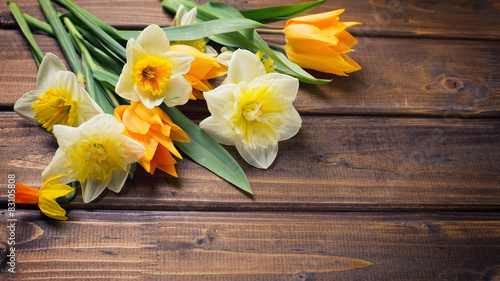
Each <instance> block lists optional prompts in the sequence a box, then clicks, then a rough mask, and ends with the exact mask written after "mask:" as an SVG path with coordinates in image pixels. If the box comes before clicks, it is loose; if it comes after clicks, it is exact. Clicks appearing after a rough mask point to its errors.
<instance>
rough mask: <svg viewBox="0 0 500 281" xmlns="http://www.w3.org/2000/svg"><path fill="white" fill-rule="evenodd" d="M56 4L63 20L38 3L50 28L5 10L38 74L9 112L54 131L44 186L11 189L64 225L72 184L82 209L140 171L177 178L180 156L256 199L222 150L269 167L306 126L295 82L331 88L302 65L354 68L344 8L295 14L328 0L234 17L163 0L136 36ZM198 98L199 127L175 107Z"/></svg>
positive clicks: (45, 1) (342, 71) (218, 7)
mask: <svg viewBox="0 0 500 281" xmlns="http://www.w3.org/2000/svg"><path fill="white" fill-rule="evenodd" d="M56 2H58V3H59V4H60V5H62V6H63V7H65V8H66V9H67V10H68V13H65V14H58V13H57V12H56V10H55V8H54V6H53V4H52V2H51V1H50V0H39V4H40V7H41V9H42V11H43V12H44V14H45V16H46V19H47V22H43V21H40V20H37V19H35V18H33V17H31V16H30V15H28V14H25V13H22V12H21V11H20V9H19V7H18V6H17V5H16V4H15V3H13V2H8V5H9V8H10V9H11V11H12V14H13V16H14V18H15V19H16V21H17V23H18V25H19V27H20V29H21V31H22V32H23V34H24V36H25V37H26V40H27V42H28V43H29V46H30V49H31V51H32V53H33V57H34V60H35V62H36V64H37V66H38V70H39V71H38V76H37V81H36V89H34V90H32V91H30V92H28V93H26V94H24V95H23V96H22V97H21V98H20V99H19V100H18V101H17V102H16V104H15V105H14V110H15V111H16V112H17V113H18V114H19V115H20V116H22V117H24V118H26V119H28V120H31V121H33V122H37V123H39V124H40V125H41V126H42V127H43V128H44V129H46V130H47V131H49V132H52V133H53V134H54V136H55V138H56V139H57V143H58V146H59V148H58V149H57V151H56V153H55V155H54V157H53V159H52V161H51V163H50V164H49V165H48V166H47V167H46V169H45V170H44V171H43V173H42V179H43V180H44V184H43V185H42V186H41V187H40V189H36V188H32V187H29V186H25V185H22V184H18V185H17V188H16V192H15V202H16V203H27V204H38V206H39V208H40V210H41V211H42V213H44V214H45V215H47V216H49V217H51V218H54V219H58V220H66V219H67V217H66V212H65V210H64V209H63V208H62V207H61V206H60V204H61V203H63V202H67V201H69V200H71V199H72V198H73V197H74V195H75V190H76V188H78V187H80V188H81V190H82V197H83V201H84V202H85V203H90V202H92V201H93V200H94V199H96V198H97V197H98V196H99V195H100V194H101V193H102V192H103V191H104V190H105V189H106V188H108V189H110V190H111V191H113V192H116V193H118V192H120V190H121V189H122V187H123V186H124V184H125V182H126V180H127V179H128V178H130V177H132V176H133V174H134V171H135V169H136V168H137V164H139V166H141V167H142V168H143V169H144V170H145V171H146V172H148V173H150V174H154V173H155V172H157V170H161V171H163V172H165V173H168V174H169V175H171V176H173V177H177V176H178V175H177V172H176V169H175V164H176V163H177V161H179V160H181V159H182V158H183V155H184V156H187V157H189V158H191V159H192V160H193V161H195V162H197V163H199V164H200V165H202V166H204V167H205V168H207V169H209V170H210V171H212V172H213V173H215V174H217V175H218V176H220V177H221V178H223V179H225V180H227V181H228V182H230V183H232V184H233V185H234V186H236V187H238V188H240V189H241V190H243V191H245V192H248V193H252V189H251V187H250V184H249V182H248V179H247V178H246V176H245V174H244V173H243V170H242V169H241V167H240V166H239V165H238V163H237V162H236V161H235V159H233V157H232V156H231V155H230V154H229V153H228V152H227V151H226V150H225V149H224V147H223V146H221V144H222V145H227V146H235V148H236V150H237V152H238V153H239V155H240V156H241V158H242V159H244V160H245V161H246V162H247V163H248V164H250V165H252V166H254V167H256V168H259V169H267V168H268V167H269V166H270V165H271V164H272V163H273V161H274V160H275V159H276V157H277V153H278V143H279V142H280V141H283V140H287V139H290V138H292V137H293V136H295V135H296V134H297V132H298V131H299V129H300V127H301V125H302V121H301V117H300V115H299V113H298V112H297V110H296V109H295V107H294V106H293V102H294V101H295V98H296V95H297V91H298V89H299V81H300V82H303V83H313V84H322V83H329V82H330V80H325V79H317V78H315V77H313V76H312V75H310V74H309V73H308V72H306V70H304V69H314V70H317V71H321V72H326V73H332V74H336V75H343V76H345V75H347V74H348V73H351V72H353V71H357V70H359V69H360V66H359V65H358V64H357V63H356V62H355V61H354V60H352V59H351V58H350V57H349V56H347V53H348V52H350V51H352V49H351V48H352V47H353V46H354V45H355V44H356V43H357V40H356V39H355V38H354V37H353V36H352V35H351V34H349V33H348V32H347V31H346V28H348V27H350V26H353V25H356V24H359V23H357V22H350V23H347V22H346V23H344V22H341V21H339V15H340V14H341V13H342V12H344V10H336V11H331V12H326V13H320V14H312V15H306V16H299V15H300V14H302V13H304V12H307V11H309V10H311V9H313V8H315V7H318V6H320V5H321V4H323V3H324V2H325V1H314V2H309V3H301V4H296V5H289V6H276V7H268V8H263V9H254V10H236V9H235V8H233V7H232V6H230V5H228V4H224V3H218V2H207V3H205V4H203V5H196V4H195V3H194V2H192V1H191V0H164V1H163V2H162V5H163V6H164V7H165V8H166V9H167V10H169V11H171V12H172V13H173V14H175V17H174V18H173V20H172V24H171V26H169V27H163V28H162V27H159V26H157V25H150V26H148V27H146V28H145V29H144V30H142V31H130V30H118V29H115V28H113V27H111V26H109V25H107V24H106V23H104V22H103V21H101V20H100V19H98V18H96V17H95V16H94V15H92V14H91V13H89V12H88V11H86V10H84V9H83V8H81V7H80V6H78V5H76V4H75V3H73V2H71V1H70V0H56ZM280 20H287V22H286V26H285V28H284V29H283V30H276V29H271V28H267V27H266V24H268V23H272V22H275V21H280ZM32 29H38V30H41V31H43V32H46V33H47V34H49V35H50V36H53V37H55V38H56V39H57V41H58V42H59V44H60V46H61V48H62V50H63V53H64V55H65V57H66V60H67V61H68V64H69V66H70V67H71V70H68V69H67V68H66V67H65V65H64V64H63V63H62V61H61V60H60V59H59V58H58V57H57V56H55V55H54V54H52V53H50V52H47V53H44V52H43V51H42V50H41V49H40V47H39V46H38V44H37V42H36V40H35V38H34V37H33V35H32V33H31V30H32ZM263 33H279V34H283V36H285V38H286V43H287V44H286V45H285V46H278V45H276V44H272V43H268V42H266V41H265V40H264V39H262V37H261V36H260V35H259V34H263ZM216 48H219V49H220V50H219V51H217V50H216ZM195 99H198V100H204V101H205V102H206V106H207V108H208V111H209V112H210V116H209V117H207V118H206V119H204V120H202V121H201V122H200V123H199V125H197V124H195V123H193V122H192V121H191V120H190V119H189V118H187V117H186V116H185V115H184V114H183V113H182V112H181V111H180V110H179V109H177V108H176V106H179V105H184V104H186V103H188V102H189V101H190V100H195ZM181 152H182V153H181Z"/></svg>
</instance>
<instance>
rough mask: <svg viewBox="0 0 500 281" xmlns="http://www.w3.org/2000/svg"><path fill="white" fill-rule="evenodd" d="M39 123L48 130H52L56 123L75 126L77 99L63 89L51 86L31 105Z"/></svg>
mask: <svg viewBox="0 0 500 281" xmlns="http://www.w3.org/2000/svg"><path fill="white" fill-rule="evenodd" d="M31 108H33V110H34V111H35V113H34V116H35V118H36V119H37V120H38V123H40V124H42V127H44V128H45V129H47V131H49V132H52V128H53V127H54V125H58V124H59V125H66V126H73V124H74V123H75V117H76V112H75V101H74V100H72V99H71V98H70V97H69V95H68V94H67V93H66V92H65V91H62V90H61V89H57V88H56V89H54V88H51V87H49V89H48V90H47V91H45V93H44V94H43V95H39V96H38V101H36V102H34V103H33V104H32V105H31Z"/></svg>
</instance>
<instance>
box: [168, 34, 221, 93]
mask: <svg viewBox="0 0 500 281" xmlns="http://www.w3.org/2000/svg"><path fill="white" fill-rule="evenodd" d="M170 50H172V51H177V52H183V53H186V54H190V55H192V56H193V57H194V60H193V61H192V62H191V68H190V70H189V72H188V73H187V74H185V75H184V77H185V78H186V79H187V80H188V81H189V82H190V83H191V86H192V87H193V92H192V96H191V99H203V94H202V93H201V92H208V91H210V90H213V87H212V85H210V83H209V82H208V79H213V78H217V77H221V76H223V75H226V73H227V67H225V66H224V65H222V64H220V63H219V62H218V61H217V58H215V57H213V56H210V55H207V54H205V53H202V52H201V51H200V50H198V49H197V48H195V47H192V46H189V45H184V44H174V45H171V46H170Z"/></svg>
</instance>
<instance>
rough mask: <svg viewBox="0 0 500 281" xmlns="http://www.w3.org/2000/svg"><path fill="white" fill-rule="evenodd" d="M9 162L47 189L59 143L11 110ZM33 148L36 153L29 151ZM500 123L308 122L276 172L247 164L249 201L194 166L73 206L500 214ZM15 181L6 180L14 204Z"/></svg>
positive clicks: (182, 165)
mask: <svg viewBox="0 0 500 281" xmlns="http://www.w3.org/2000/svg"><path fill="white" fill-rule="evenodd" d="M0 116H1V118H0V124H2V125H1V128H2V129H1V135H0V143H1V144H2V146H1V147H0V162H1V163H4V164H3V165H2V170H4V173H12V174H15V175H16V179H17V181H18V182H22V183H24V184H27V185H32V186H36V187H39V186H41V184H42V183H43V182H42V180H41V173H42V171H43V169H45V167H46V166H47V165H48V164H49V162H50V161H51V159H52V157H53V154H54V152H55V150H56V148H57V144H56V141H55V139H54V137H53V136H52V135H51V134H50V133H48V132H46V131H44V130H43V129H41V128H40V127H38V126H37V125H36V124H32V123H29V122H28V121H25V120H23V119H21V118H19V117H17V116H16V115H15V113H12V112H5V113H0ZM26 144H29V145H26ZM499 144H500V120H498V119H494V120H488V119H439V118H435V119H418V118H395V117H392V118H384V117H377V118H372V117H325V116H304V117H303V127H302V128H301V131H300V132H299V134H298V135H296V136H295V137H294V138H292V139H291V140H288V141H285V142H282V143H280V152H279V154H278V157H277V159H276V161H275V163H274V164H273V165H272V166H271V167H270V168H269V169H268V170H259V169H256V168H253V167H251V166H249V165H248V164H246V163H244V162H243V161H242V160H241V158H240V157H239V155H237V153H236V151H235V149H234V148H233V147H228V148H227V149H228V151H229V152H230V153H231V154H232V155H233V156H234V157H235V159H236V160H237V161H238V162H239V163H240V164H241V166H242V168H243V170H244V171H245V173H246V174H247V176H248V178H249V181H250V184H251V186H252V189H253V190H254V193H255V195H254V196H253V197H250V196H247V195H245V194H243V193H241V192H240V191H238V190H237V189H236V188H235V187H233V186H231V185H230V184H229V183H226V182H225V181H223V180H221V179H220V178H218V177H217V176H215V175H214V174H212V173H211V172H209V171H208V170H206V169H204V168H202V167H201V166H199V165H197V164H196V163H194V162H192V161H191V160H189V159H183V160H180V161H179V163H178V164H177V171H178V174H179V178H173V177H171V176H169V175H167V174H165V173H163V172H161V171H158V172H157V173H155V175H149V174H147V173H146V172H145V171H144V170H143V169H142V168H141V167H138V170H137V172H136V177H134V179H132V180H128V182H127V183H126V185H125V187H124V188H123V190H122V192H121V193H120V194H115V193H113V192H109V191H105V192H104V193H103V194H102V195H101V196H100V197H99V198H98V199H97V200H95V201H93V202H92V203H91V204H83V203H82V199H81V197H80V195H79V194H78V195H77V197H76V198H75V200H73V201H72V202H71V203H69V204H68V205H67V208H96V209H99V208H102V209H108V208H112V209H122V208H125V206H126V208H127V209H130V208H132V209H188V210H203V209H207V210H328V211H330V210H465V209H471V210H472V209H473V210H499V209H500V166H499V165H497V163H498V162H499V160H500V149H499ZM6 192H7V182H5V181H4V182H0V198H6ZM4 200H5V199H4Z"/></svg>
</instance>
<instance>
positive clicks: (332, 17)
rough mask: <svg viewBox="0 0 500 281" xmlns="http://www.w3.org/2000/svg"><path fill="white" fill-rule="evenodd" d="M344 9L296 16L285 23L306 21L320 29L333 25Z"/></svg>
mask: <svg viewBox="0 0 500 281" xmlns="http://www.w3.org/2000/svg"><path fill="white" fill-rule="evenodd" d="M344 11H345V9H339V10H335V11H329V12H325V13H319V14H312V15H306V16H302V17H296V18H293V19H291V20H289V21H288V22H287V25H289V24H290V25H291V24H296V23H306V24H312V25H315V26H317V27H319V28H321V29H323V28H325V27H327V26H331V25H334V24H335V23H336V22H337V21H338V18H339V15H340V14H342V13H343V12H344Z"/></svg>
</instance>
